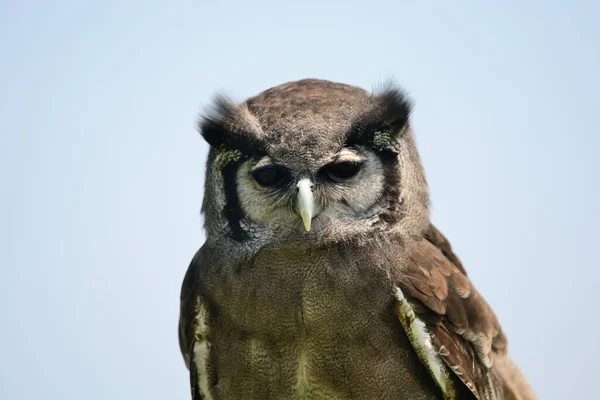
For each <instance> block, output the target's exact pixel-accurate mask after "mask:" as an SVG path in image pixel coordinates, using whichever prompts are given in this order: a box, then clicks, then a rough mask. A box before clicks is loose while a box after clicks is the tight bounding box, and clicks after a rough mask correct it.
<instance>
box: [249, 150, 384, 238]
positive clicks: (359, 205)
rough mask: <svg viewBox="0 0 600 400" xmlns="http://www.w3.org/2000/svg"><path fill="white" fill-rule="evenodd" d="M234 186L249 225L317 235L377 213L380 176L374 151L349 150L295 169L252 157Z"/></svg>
mask: <svg viewBox="0 0 600 400" xmlns="http://www.w3.org/2000/svg"><path fill="white" fill-rule="evenodd" d="M237 182H238V191H239V199H240V205H241V208H242V210H243V211H244V213H245V214H246V217H247V218H248V219H250V220H251V221H253V222H255V223H257V224H261V225H263V226H265V227H267V226H270V227H272V228H273V229H274V230H275V229H276V230H280V231H281V230H295V231H305V232H313V233H314V234H315V235H318V234H319V232H320V231H322V230H324V229H327V227H328V226H329V227H330V228H331V226H332V225H337V224H341V223H343V222H346V223H348V222H351V221H358V220H361V219H362V220H365V219H366V220H368V219H370V218H372V217H373V216H375V215H376V214H377V213H378V212H379V211H381V210H380V206H379V199H380V198H381V196H382V193H383V186H384V173H383V165H382V163H381V160H380V159H379V157H378V156H377V155H376V153H375V152H374V151H372V150H371V149H369V148H368V147H366V146H354V147H342V148H341V149H340V150H339V151H338V152H332V154H331V155H330V156H329V157H328V158H327V159H325V160H323V162H322V163H317V164H312V163H310V164H309V165H304V166H302V167H301V168H297V167H296V166H294V165H293V164H292V163H288V162H286V160H285V159H274V158H273V157H271V156H269V155H265V156H262V157H260V158H259V157H252V158H250V159H248V160H247V161H245V162H244V163H243V164H242V165H241V166H240V168H239V170H238V172H237Z"/></svg>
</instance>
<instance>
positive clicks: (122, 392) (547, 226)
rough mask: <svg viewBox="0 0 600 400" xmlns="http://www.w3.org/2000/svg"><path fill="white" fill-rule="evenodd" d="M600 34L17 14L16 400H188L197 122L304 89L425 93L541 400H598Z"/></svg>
mask: <svg viewBox="0 0 600 400" xmlns="http://www.w3.org/2000/svg"><path fill="white" fill-rule="evenodd" d="M284 3H285V4H284ZM484 3H487V5H485V4H484ZM500 3H502V4H500ZM598 21H600V6H599V5H598V2H593V1H589V2H584V1H569V2H567V1H537V2H523V1H510V2H479V1H472V2H466V1H463V2H428V1H367V2H364V1H360V2H358V1H357V2H342V1H338V2H326V1H312V2H306V1H302V2H295V3H294V4H292V3H289V2H282V1H272V2H265V1H238V2H229V3H221V4H217V2H214V1H211V2H208V1H205V2H202V1H195V2H192V1H189V2H171V3H167V2H165V1H137V2H120V1H109V0H105V1H101V2H84V1H71V2H69V1H59V2H34V1H22V2H16V1H13V2H8V3H7V2H6V1H2V2H1V3H0V60H1V61H0V135H1V139H0V155H1V158H0V163H1V164H0V174H1V175H0V178H1V180H0V190H1V198H0V210H1V211H0V213H1V214H0V223H1V225H0V226H1V231H0V250H1V251H0V256H1V258H0V260H1V265H0V398H1V399H3V400H4V399H7V400H11V399H52V400H54V399H127V400H129V399H187V398H188V376H187V372H186V370H185V368H184V365H183V362H182V360H181V357H180V354H179V349H178V345H177V339H176V326H177V318H178V303H179V301H178V296H179V285H180V282H181V280H182V278H183V274H184V272H185V269H186V268H187V265H188V262H189V260H190V259H191V257H192V255H193V254H194V252H195V250H196V249H197V248H198V247H199V246H200V245H201V243H202V240H203V233H202V229H201V219H200V217H199V208H200V203H201V198H202V183H203V173H204V160H205V155H206V146H205V145H204V143H203V142H202V140H201V138H200V136H199V135H198V134H197V133H196V132H195V122H196V115H197V113H198V112H199V111H201V110H202V107H203V106H204V105H206V104H207V102H208V101H209V99H210V98H211V95H212V94H213V93H214V92H215V91H216V90H220V89H225V90H227V91H228V93H230V94H232V95H234V96H235V97H237V98H238V99H243V98H245V97H247V96H250V95H253V94H255V93H257V92H259V91H260V90H263V89H266V88H268V87H270V86H273V85H276V84H279V83H282V82H285V81H288V80H294V79H299V78H304V77H319V78H327V79H331V80H336V81H342V82H347V83H352V84H356V85H361V86H364V87H366V88H370V87H372V86H374V85H376V84H377V83H380V82H381V81H383V80H385V79H386V78H389V77H394V78H396V80H397V81H398V82H399V83H401V84H402V85H403V86H404V87H405V88H406V89H407V90H408V91H409V92H410V93H411V95H412V96H413V98H414V99H415V100H416V109H415V112H414V125H415V129H416V134H417V137H418V143H419V146H420V150H421V154H422V156H423V160H424V163H425V167H426V170H427V175H428V179H429V182H430V185H431V187H432V200H433V217H434V220H435V222H436V223H437V224H438V225H439V226H440V228H441V229H442V230H443V231H444V232H445V233H446V234H447V235H448V236H449V237H450V238H451V240H452V243H453V244H454V246H455V248H456V250H457V251H458V253H459V255H460V256H461V258H462V259H463V261H464V263H465V265H466V267H467V269H468V270H469V272H470V276H471V278H472V280H473V281H474V282H475V284H476V285H477V287H478V288H479V289H480V291H481V292H482V293H483V294H484V295H485V297H486V298H487V299H488V301H489V302H490V303H491V304H492V306H493V307H494V308H495V310H496V312H497V314H498V316H499V318H500V320H501V322H502V324H503V326H504V328H505V330H506V332H507V334H508V337H509V339H510V350H511V352H512V354H513V357H514V359H515V360H516V361H517V362H518V363H519V364H520V365H521V366H522V369H523V371H524V372H525V373H526V374H527V376H528V377H529V379H530V381H531V383H532V385H533V386H534V388H535V389H536V391H537V392H538V394H539V395H540V398H542V399H567V398H568V399H580V398H595V397H597V394H592V393H594V392H593V391H594V390H595V388H596V387H597V386H598V382H597V379H598V377H597V376H598V373H597V371H598V364H597V363H598V357H599V356H600V344H599V343H598V337H599V335H598V329H599V323H598V297H597V293H598V284H599V283H600V282H599V274H600V273H599V272H598V268H599V264H598V261H597V260H598V252H597V249H598V244H597V241H598V239H599V235H598V228H597V226H598V222H599V218H598V215H599V204H600V198H599V197H600V196H599V194H598V193H599V192H598V181H599V179H598V173H599V171H600V163H599V161H598V158H599V155H598V151H599V150H600V149H599V147H600V146H599V144H600V143H599V142H600V140H599V129H598V125H599V118H600V101H599V96H600V79H599V77H598V75H599V73H600V56H599V46H598V43H599V42H600V27H599V23H598Z"/></svg>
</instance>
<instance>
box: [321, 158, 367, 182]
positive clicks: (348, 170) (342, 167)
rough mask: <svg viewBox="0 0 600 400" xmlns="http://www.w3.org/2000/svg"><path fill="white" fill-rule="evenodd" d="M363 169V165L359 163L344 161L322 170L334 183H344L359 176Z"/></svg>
mask: <svg viewBox="0 0 600 400" xmlns="http://www.w3.org/2000/svg"><path fill="white" fill-rule="evenodd" d="M361 167H362V164H361V163H359V162H353V161H343V162H337V163H332V164H329V165H326V166H324V167H323V168H321V173H322V174H324V175H325V176H327V177H328V178H329V179H331V180H333V181H336V182H342V181H345V180H346V179H350V178H352V177H353V176H354V175H356V174H358V171H360V169H361Z"/></svg>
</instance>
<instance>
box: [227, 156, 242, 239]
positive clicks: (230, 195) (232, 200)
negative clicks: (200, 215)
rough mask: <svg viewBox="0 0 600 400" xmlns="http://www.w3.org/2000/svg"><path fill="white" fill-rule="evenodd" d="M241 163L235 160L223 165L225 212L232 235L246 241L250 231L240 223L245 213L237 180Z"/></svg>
mask: <svg viewBox="0 0 600 400" xmlns="http://www.w3.org/2000/svg"><path fill="white" fill-rule="evenodd" d="M240 165H241V161H235V162H230V163H228V164H227V165H226V166H225V167H223V190H224V191H225V208H224V210H223V214H224V215H225V218H227V223H228V224H229V229H230V230H231V237H232V238H233V239H234V240H236V241H238V242H244V241H246V240H247V239H248V233H247V232H246V231H245V230H244V229H243V228H242V225H241V223H240V221H241V220H242V219H243V218H244V217H245V214H244V211H243V210H242V207H241V205H240V199H239V196H238V191H237V182H236V181H237V172H238V168H239V167H240Z"/></svg>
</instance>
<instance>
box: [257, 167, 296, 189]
mask: <svg viewBox="0 0 600 400" xmlns="http://www.w3.org/2000/svg"><path fill="white" fill-rule="evenodd" d="M251 174H252V177H253V178H254V180H255V181H256V182H257V183H258V184H259V185H261V186H264V187H273V186H279V185H281V184H282V183H284V182H285V181H286V180H287V179H288V178H289V172H288V170H287V169H285V168H284V167H279V166H276V165H268V166H266V167H262V168H258V169H255V170H254V171H252V172H251Z"/></svg>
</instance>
